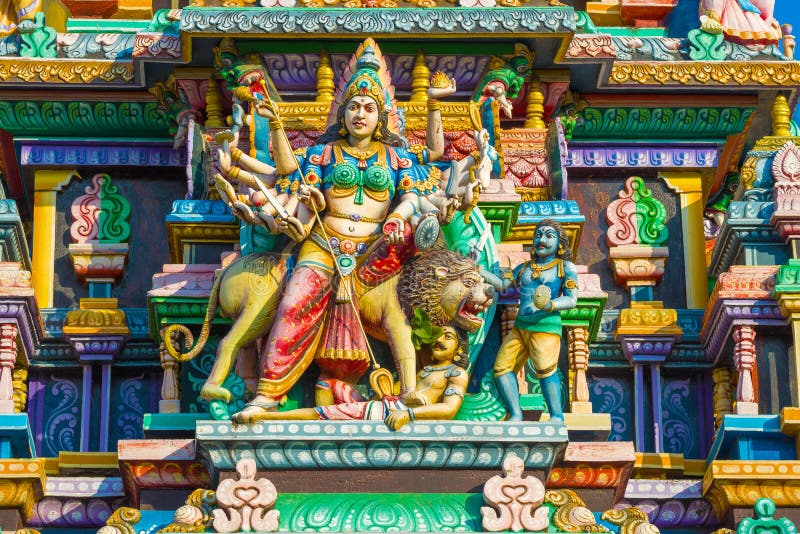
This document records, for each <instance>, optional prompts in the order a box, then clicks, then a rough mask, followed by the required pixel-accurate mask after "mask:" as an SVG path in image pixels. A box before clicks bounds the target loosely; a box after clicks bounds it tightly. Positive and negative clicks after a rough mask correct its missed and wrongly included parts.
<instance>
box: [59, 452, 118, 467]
mask: <svg viewBox="0 0 800 534" xmlns="http://www.w3.org/2000/svg"><path fill="white" fill-rule="evenodd" d="M58 466H59V468H61V469H79V468H82V469H86V468H88V469H118V468H119V460H118V459H117V453H116V452H67V451H61V452H59V453H58Z"/></svg>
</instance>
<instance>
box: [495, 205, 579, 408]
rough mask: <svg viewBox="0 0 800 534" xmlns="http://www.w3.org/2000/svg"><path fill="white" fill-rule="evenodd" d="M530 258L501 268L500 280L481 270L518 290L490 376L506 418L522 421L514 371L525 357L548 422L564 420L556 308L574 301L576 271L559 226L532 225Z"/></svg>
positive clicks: (548, 221)
mask: <svg viewBox="0 0 800 534" xmlns="http://www.w3.org/2000/svg"><path fill="white" fill-rule="evenodd" d="M531 256H533V259H531V261H528V262H525V263H523V264H521V265H518V266H517V267H516V268H515V269H514V270H513V271H511V272H505V273H504V274H503V275H502V277H501V278H498V277H497V276H496V275H495V274H494V273H490V272H487V271H482V273H481V274H482V275H483V277H484V279H485V280H486V281H487V282H488V283H490V284H492V285H493V286H494V287H495V289H497V290H499V291H503V290H505V289H507V288H508V287H510V286H511V285H512V284H513V285H514V286H516V287H517V289H518V290H519V313H518V315H517V319H516V321H515V322H514V328H512V329H511V331H510V332H509V333H508V334H507V335H506V337H505V339H503V343H502V345H501V346H500V349H499V350H498V352H497V359H496V360H495V364H494V376H495V381H496V382H497V387H498V388H499V389H500V393H501V394H502V395H503V397H504V398H505V400H506V403H507V405H508V409H509V417H508V420H509V421H521V420H522V409H521V407H520V402H519V384H518V382H517V372H518V371H519V370H520V369H521V368H522V366H523V365H525V362H526V361H527V360H528V358H531V360H533V367H534V368H535V369H536V375H537V376H538V377H539V383H540V384H541V386H542V394H543V395H544V399H545V401H546V402H547V408H548V409H549V411H550V421H551V422H553V423H563V422H564V414H563V410H562V407H561V383H560V381H559V379H558V375H557V374H556V371H557V370H558V355H559V353H560V351H561V313H560V312H561V310H568V309H570V308H574V307H575V306H576V304H577V302H578V283H577V281H578V271H577V269H576V268H575V265H574V264H573V263H572V262H571V261H569V260H570V259H572V251H571V250H570V248H569V240H568V238H567V234H566V232H565V231H564V229H563V228H562V227H561V225H560V224H558V223H557V222H556V221H554V220H552V219H544V220H542V221H541V222H539V224H538V225H536V230H535V232H534V234H533V252H532V253H531Z"/></svg>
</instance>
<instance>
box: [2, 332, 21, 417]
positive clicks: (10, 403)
mask: <svg viewBox="0 0 800 534" xmlns="http://www.w3.org/2000/svg"><path fill="white" fill-rule="evenodd" d="M17 335H18V331H17V325H15V324H13V323H5V324H2V325H0V413H14V383H13V373H14V366H15V365H16V363H17Z"/></svg>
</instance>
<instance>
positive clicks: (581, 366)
mask: <svg viewBox="0 0 800 534" xmlns="http://www.w3.org/2000/svg"><path fill="white" fill-rule="evenodd" d="M567 342H568V354H569V367H570V371H571V372H572V374H573V380H572V386H571V388H570V391H571V395H570V398H571V399H572V404H571V408H570V409H571V411H572V413H592V403H591V402H590V401H589V385H588V383H587V381H586V371H587V370H588V369H589V330H587V329H586V328H584V327H575V328H567Z"/></svg>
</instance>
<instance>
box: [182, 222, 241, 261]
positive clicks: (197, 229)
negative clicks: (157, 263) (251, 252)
mask: <svg viewBox="0 0 800 534" xmlns="http://www.w3.org/2000/svg"><path fill="white" fill-rule="evenodd" d="M167 239H168V242H169V256H170V260H171V262H172V263H192V262H191V261H189V260H190V259H191V258H190V254H189V251H190V247H191V246H192V245H195V244H198V243H234V244H238V243H239V225H238V224H235V223H220V224H200V223H167Z"/></svg>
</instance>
